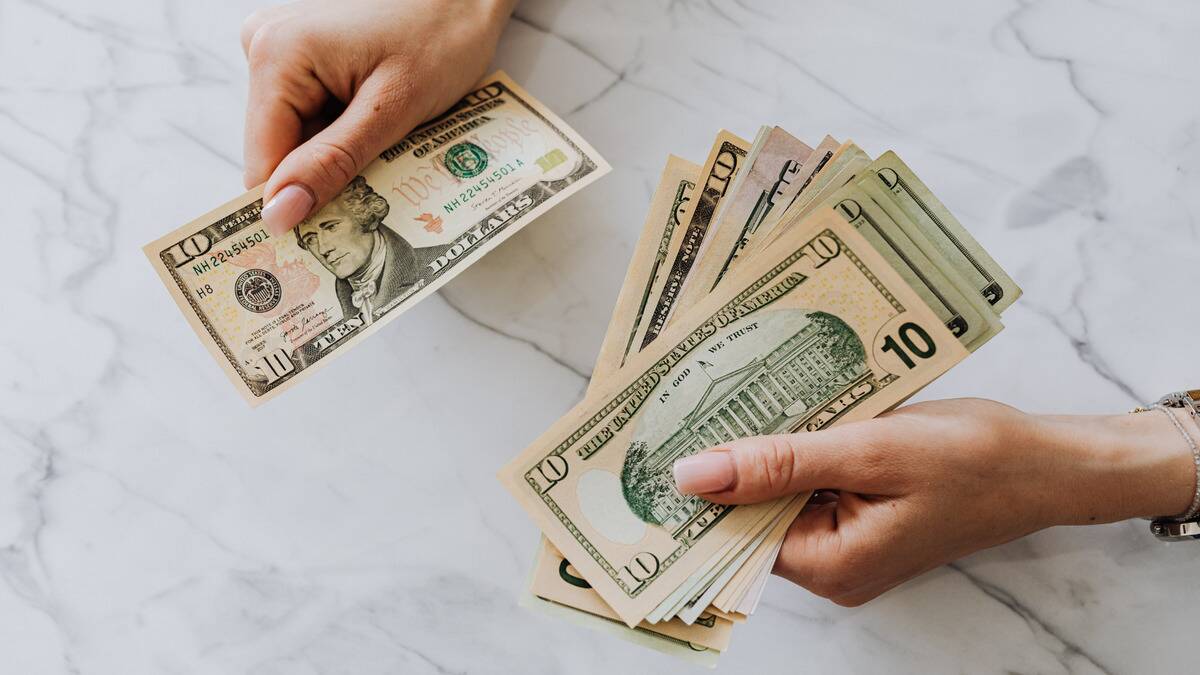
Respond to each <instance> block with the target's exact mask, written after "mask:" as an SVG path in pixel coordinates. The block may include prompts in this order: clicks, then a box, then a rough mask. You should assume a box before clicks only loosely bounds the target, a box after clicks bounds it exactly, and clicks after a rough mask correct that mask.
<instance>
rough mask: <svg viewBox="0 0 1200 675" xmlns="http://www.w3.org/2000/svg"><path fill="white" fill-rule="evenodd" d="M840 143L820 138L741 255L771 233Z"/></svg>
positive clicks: (831, 156) (735, 261)
mask: <svg viewBox="0 0 1200 675" xmlns="http://www.w3.org/2000/svg"><path fill="white" fill-rule="evenodd" d="M841 145H842V144H841V143H839V142H838V140H837V139H836V138H834V137H832V136H826V137H825V138H823V139H821V142H820V143H819V144H818V145H817V147H816V148H814V149H813V152H812V154H811V155H809V156H808V159H807V160H805V162H804V163H803V164H801V165H800V168H799V170H797V171H796V175H795V176H793V177H790V178H789V180H788V182H787V183H786V184H785V185H783V186H782V187H781V189H780V191H779V195H778V196H776V197H774V198H773V199H772V200H771V203H770V205H769V206H768V207H767V208H766V209H765V212H764V213H763V214H762V216H761V220H760V222H759V225H758V228H757V229H756V230H755V232H754V234H753V235H752V236H751V237H750V239H749V241H747V242H746V244H745V245H743V246H742V250H743V253H742V254H741V255H745V254H746V253H749V252H750V251H754V250H757V249H758V248H760V247H759V246H758V244H759V243H761V242H762V241H763V240H765V239H766V238H767V237H769V236H770V235H771V234H772V232H773V231H774V229H775V226H776V225H777V224H778V223H779V218H780V216H781V215H783V212H784V211H785V210H787V207H788V206H791V204H792V202H793V201H795V200H796V197H797V196H799V195H800V194H801V193H803V192H804V190H805V189H806V188H807V187H808V186H809V185H810V184H811V183H812V180H813V178H814V177H815V176H816V175H817V174H818V173H820V171H821V170H822V169H824V168H825V167H826V166H827V165H828V164H829V162H830V161H832V160H833V157H834V155H835V154H837V151H838V148H840V147H841ZM737 260H738V259H734V261H733V262H732V263H730V268H731V269H732V268H734V267H736V266H737Z"/></svg>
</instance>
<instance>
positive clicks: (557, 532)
mask: <svg viewBox="0 0 1200 675" xmlns="http://www.w3.org/2000/svg"><path fill="white" fill-rule="evenodd" d="M810 220H811V222H810V223H809V224H807V227H806V228H805V229H804V230H803V231H801V230H793V231H791V232H789V233H788V234H786V235H784V236H783V237H781V238H780V239H779V240H778V242H777V243H776V246H773V247H771V248H770V249H769V250H768V251H764V252H763V256H762V257H761V258H760V259H759V260H756V261H754V264H753V266H746V267H745V268H744V269H742V270H740V271H739V272H738V273H736V274H734V275H733V276H731V277H730V278H729V279H727V280H726V283H725V284H723V285H722V287H721V288H720V289H718V291H717V292H715V293H714V294H712V295H710V296H709V297H708V298H706V299H705V300H704V301H703V302H701V303H699V304H698V305H697V306H696V307H694V308H690V309H689V311H688V312H687V320H686V321H684V320H683V317H680V320H681V323H677V324H676V326H674V327H672V328H670V329H668V330H667V331H665V332H664V333H663V335H662V336H660V338H659V339H658V340H656V341H654V343H653V344H651V345H650V346H649V347H648V348H647V349H646V350H644V351H643V352H641V353H640V354H638V355H636V356H634V357H632V358H630V360H629V361H628V362H627V364H626V366H625V368H623V369H622V370H621V372H620V373H619V374H618V375H616V376H614V377H613V378H611V380H610V382H608V383H605V384H604V385H603V386H602V388H600V389H599V390H598V391H597V392H596V393H594V394H592V395H590V396H589V397H588V398H587V400H585V401H584V402H583V403H581V404H580V405H578V406H577V407H576V408H575V409H574V410H572V411H571V412H570V413H568V414H567V415H566V416H564V418H563V419H561V420H560V421H559V422H558V423H557V424H555V425H554V427H552V428H551V429H550V430H549V431H547V432H546V434H544V435H543V436H542V437H541V438H539V439H538V440H537V441H536V442H534V443H533V444H532V445H531V446H530V447H529V448H527V449H526V451H525V452H523V453H522V454H521V456H520V457H518V458H517V459H516V460H514V461H513V462H512V463H510V464H509V465H508V466H507V467H506V468H505V469H504V470H503V471H502V472H501V480H502V482H503V483H504V484H505V485H506V486H507V487H508V489H510V490H511V491H512V492H513V494H514V495H515V496H516V498H517V500H518V502H520V503H521V505H522V506H523V507H524V508H525V509H526V510H527V511H528V512H529V513H530V515H531V516H532V517H533V518H534V520H535V522H537V524H538V525H539V527H541V529H542V531H543V533H544V534H545V535H546V536H547V537H548V538H549V539H550V540H551V541H552V542H553V543H554V544H555V546H556V547H557V548H558V549H559V550H560V551H562V553H563V554H564V555H565V556H566V558H567V559H568V560H570V561H571V562H572V564H573V565H574V566H575V567H576V569H577V570H578V571H579V572H580V575H581V576H582V577H583V578H586V579H587V580H588V582H589V583H590V584H591V585H592V586H593V588H594V589H595V590H596V591H597V592H598V593H600V595H601V596H602V597H603V598H604V600H605V602H606V604H608V605H609V607H611V608H612V609H613V610H614V611H615V612H616V614H617V615H618V616H620V617H621V619H622V620H623V621H625V623H626V624H627V625H630V626H634V625H637V623H638V622H640V621H641V620H642V619H643V618H645V617H646V616H647V615H648V614H649V613H650V612H651V611H653V610H654V609H655V608H656V607H658V606H659V605H660V604H661V603H663V602H664V601H665V600H667V598H668V597H669V596H670V595H671V594H672V593H673V592H674V591H676V590H677V589H678V588H679V587H680V585H681V584H683V583H684V582H686V581H687V580H688V579H689V578H690V577H692V576H693V575H694V573H695V572H696V571H697V569H698V567H699V566H700V565H701V564H703V563H705V562H708V561H709V560H710V559H711V558H712V557H713V555H714V554H716V553H718V552H719V551H720V550H721V549H722V548H723V547H725V546H726V544H727V542H728V541H730V540H731V539H738V538H741V537H742V536H743V535H744V533H745V532H746V530H747V528H748V527H753V523H756V522H760V521H762V520H763V518H762V514H763V513H764V512H767V511H770V510H771V509H773V508H776V509H777V508H778V507H777V506H776V505H774V504H764V505H757V506H741V507H728V506H719V505H714V504H709V503H707V502H704V501H703V500H700V499H697V498H688V497H683V496H681V495H679V494H678V493H677V492H676V491H675V490H674V484H673V480H672V478H671V476H670V466H671V463H672V462H673V461H674V460H675V459H677V458H678V457H681V456H684V455H687V454H691V453H694V452H698V451H700V450H702V449H704V448H707V447H710V446H711V445H714V444H717V443H721V442H725V441H728V440H730V439H732V438H735V437H740V436H744V435H751V434H757V433H774V432H781V431H789V430H810V431H811V430H816V429H820V428H823V427H825V426H827V425H829V424H831V423H833V422H836V421H838V420H842V419H862V418H868V417H872V416H874V415H876V414H878V413H879V412H882V411H883V410H887V409H889V408H890V407H892V406H894V405H895V404H897V403H898V402H900V401H902V400H904V399H905V398H907V397H908V396H910V395H911V394H912V393H913V392H915V391H917V390H918V389H919V388H920V387H922V386H924V385H925V384H927V383H928V382H929V381H931V380H932V379H933V378H935V377H936V376H937V375H938V374H940V373H941V372H943V371H944V370H945V369H946V368H948V367H950V366H951V365H953V364H954V363H956V362H957V361H958V360H960V359H961V358H963V357H964V356H965V355H966V353H967V352H966V350H965V349H963V348H962V347H961V345H960V344H959V343H958V342H957V340H956V339H955V338H954V336H953V335H952V334H951V333H950V332H949V331H948V330H947V329H946V328H945V327H944V326H943V325H942V324H941V322H940V321H939V320H938V318H937V317H936V316H935V315H934V314H933V313H932V312H931V311H930V310H929V309H928V308H927V307H925V305H924V304H923V303H922V302H921V301H920V299H919V298H918V297H917V296H916V294H915V293H914V292H913V291H912V290H911V289H909V288H908V287H907V285H906V284H905V283H904V282H903V280H902V279H900V277H899V276H898V275H897V274H896V273H895V272H894V271H893V270H892V269H891V268H890V266H889V265H888V264H887V262H886V261H885V260H884V259H883V258H882V257H880V256H879V255H878V254H877V253H875V251H874V250H873V249H872V248H871V246H870V245H869V244H868V243H867V242H866V241H865V240H863V239H862V238H861V237H860V236H859V235H858V234H857V233H856V232H855V231H854V229H853V228H852V227H851V226H850V225H848V224H846V223H845V222H844V221H843V220H842V219H840V218H839V217H838V216H837V215H836V214H835V213H834V212H833V211H832V210H823V211H819V212H818V213H816V214H814V215H813V216H811V217H810Z"/></svg>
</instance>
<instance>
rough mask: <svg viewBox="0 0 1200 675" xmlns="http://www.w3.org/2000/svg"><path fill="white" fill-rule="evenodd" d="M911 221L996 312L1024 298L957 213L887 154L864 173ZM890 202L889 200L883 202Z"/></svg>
mask: <svg viewBox="0 0 1200 675" xmlns="http://www.w3.org/2000/svg"><path fill="white" fill-rule="evenodd" d="M863 175H864V176H871V177H873V178H874V180H873V181H871V182H872V183H874V184H875V186H876V187H878V188H879V189H880V190H881V191H882V192H883V193H885V194H886V195H887V196H888V197H890V198H891V202H892V203H893V204H894V205H895V207H896V208H897V209H899V210H900V211H902V212H903V213H904V214H905V215H906V216H907V217H908V218H910V219H911V220H912V221H913V223H914V224H915V225H916V227H917V228H918V229H919V230H920V231H921V232H922V233H923V234H924V235H925V236H926V237H927V239H928V240H929V241H930V242H931V243H932V244H933V246H934V248H935V250H936V251H937V252H938V253H939V254H940V256H941V257H942V258H944V259H945V260H947V261H949V262H950V264H951V265H953V266H954V268H955V269H956V270H957V271H958V272H959V274H960V275H962V277H963V278H965V279H966V280H967V281H968V282H970V283H971V284H972V285H973V286H974V287H975V288H976V289H977V291H978V293H979V295H981V296H982V297H983V298H984V299H985V300H986V301H987V303H988V304H989V305H991V306H992V308H993V309H994V310H995V311H996V312H1002V311H1004V310H1005V309H1007V308H1008V306H1009V305H1011V304H1012V303H1013V302H1015V301H1016V300H1017V298H1019V297H1021V288H1020V287H1019V286H1017V284H1016V283H1015V282H1014V281H1013V280H1012V277H1010V276H1009V275H1008V273H1007V272H1005V271H1004V268H1002V267H1000V265H999V264H997V263H996V261H995V260H994V259H993V258H992V256H991V255H989V254H988V252H987V251H986V250H985V249H984V248H983V247H982V246H980V245H979V242H978V241H976V240H975V238H974V237H973V236H971V233H969V232H967V229H966V228H965V227H963V226H962V223H960V222H959V221H958V219H957V218H955V217H954V214H952V213H951V212H950V210H949V209H947V208H946V207H945V205H944V204H942V202H941V201H940V200H939V199H938V198H937V197H936V196H935V195H934V194H933V192H932V191H931V190H930V189H929V188H928V187H926V186H925V184H924V183H923V182H921V179H920V178H918V177H917V175H916V174H915V173H913V171H912V170H911V169H909V168H908V165H906V164H905V163H904V162H903V161H902V160H901V159H900V158H899V157H898V156H897V155H896V153H894V152H886V153H884V154H883V155H882V156H881V157H880V158H879V159H877V160H875V161H874V162H873V163H872V164H871V165H870V166H869V167H867V168H866V169H865V170H864V172H863ZM884 203H885V204H886V203H887V200H884Z"/></svg>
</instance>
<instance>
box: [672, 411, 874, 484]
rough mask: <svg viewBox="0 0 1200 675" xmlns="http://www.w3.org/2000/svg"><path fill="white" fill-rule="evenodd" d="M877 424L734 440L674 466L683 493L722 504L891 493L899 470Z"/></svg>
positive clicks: (857, 424)
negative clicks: (815, 493) (825, 493)
mask: <svg viewBox="0 0 1200 675" xmlns="http://www.w3.org/2000/svg"><path fill="white" fill-rule="evenodd" d="M884 426H886V422H884V421H882V420H872V421H870V422H859V423H854V424H847V425H845V426H841V427H835V428H832V429H826V430H823V431H819V432H812V433H798V434H787V435H780V436H759V437H755V438H745V439H739V440H736V441H733V442H732V443H728V444H726V445H723V446H719V447H717V448H714V449H713V450H709V451H707V452H703V453H700V454H697V455H693V456H691V457H685V458H683V459H680V460H678V461H677V462H676V463H675V466H674V472H675V482H676V486H677V487H678V489H679V491H680V492H682V493H684V494H694V495H701V496H703V497H704V498H705V499H707V500H709V501H713V502H717V503H721V504H746V503H755V502H762V501H767V500H770V499H775V498H777V497H781V496H784V495H789V494H795V493H797V492H803V491H807V490H816V489H820V488H831V489H842V490H852V491H856V492H863V493H868V494H887V493H888V490H889V489H890V488H894V487H895V486H889V481H888V477H889V476H890V475H892V474H894V473H895V469H894V468H893V467H891V466H889V464H888V462H887V453H886V452H885V450H886V447H885V441H884V440H883V434H882V433H881V432H882V431H885V430H884V429H883V427H884Z"/></svg>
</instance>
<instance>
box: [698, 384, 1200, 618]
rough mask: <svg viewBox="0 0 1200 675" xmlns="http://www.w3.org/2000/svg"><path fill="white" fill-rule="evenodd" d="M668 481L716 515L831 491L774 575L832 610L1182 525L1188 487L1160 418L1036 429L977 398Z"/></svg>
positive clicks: (762, 442) (794, 438)
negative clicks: (1117, 524) (1051, 548)
mask: <svg viewBox="0 0 1200 675" xmlns="http://www.w3.org/2000/svg"><path fill="white" fill-rule="evenodd" d="M1186 417H1187V416H1186V415H1179V416H1177V419H1180V421H1181V422H1183V423H1184V424H1185V425H1187V426H1185V428H1187V429H1188V430H1189V431H1190V432H1191V433H1192V434H1193V435H1194V437H1195V436H1196V435H1197V431H1198V430H1197V429H1196V428H1195V427H1194V425H1192V423H1191V422H1190V421H1188V420H1187V419H1186ZM675 476H676V483H677V485H678V486H679V489H680V491H681V492H684V493H685V494H699V495H701V496H703V497H704V498H705V499H708V500H710V501H713V502H718V503H722V504H746V503H754V502H761V501H766V500H770V499H774V498H777V497H781V496H784V495H790V494H796V493H801V492H807V491H809V490H830V491H832V492H822V493H818V495H817V498H815V499H814V500H813V501H812V502H810V504H809V505H808V506H807V507H806V508H805V510H804V511H803V512H802V513H801V514H800V516H799V517H798V518H797V519H796V521H795V522H794V523H792V526H791V528H790V529H789V530H788V533H787V538H786V539H785V541H784V545H783V549H782V550H781V552H780V554H779V558H778V561H777V562H776V565H775V573H776V574H779V575H781V576H783V577H786V578H787V579H789V580H791V581H793V582H794V583H796V584H799V585H801V586H804V587H805V588H807V589H809V590H811V591H812V592H814V593H816V594H818V595H821V596H824V597H826V598H829V599H831V600H833V601H834V602H836V603H837V604H839V605H844V606H857V605H860V604H862V603H864V602H866V601H868V600H870V599H872V598H874V597H876V596H878V595H880V594H882V593H884V592H885V591H887V590H889V589H891V588H893V587H895V586H897V585H898V584H900V583H902V582H904V581H906V580H908V579H911V578H913V577H915V576H917V575H919V574H922V573H924V572H926V571H928V570H930V569H933V568H935V567H938V566H940V565H943V564H945V563H947V562H950V561H953V560H955V559H957V558H960V557H962V556H965V555H967V554H969V553H971V552H973V551H977V550H979V549H983V548H987V547H989V546H995V545H997V544H1001V543H1004V542H1007V541H1010V540H1012V539H1016V538H1018V537H1021V536H1023V535H1026V534H1029V533H1031V532H1034V531H1036V530H1040V529H1042V528H1046V527H1050V526H1053V525H1079V524H1088V523H1100V522H1112V521H1116V520H1123V519H1126V518H1133V517H1137V516H1161V515H1171V514H1178V513H1182V512H1184V511H1186V510H1187V508H1188V506H1189V505H1190V504H1191V501H1192V495H1193V489H1194V486H1195V469H1194V467H1193V466H1192V456H1191V451H1190V449H1189V448H1188V446H1187V444H1186V442H1185V441H1184V440H1183V438H1182V437H1181V436H1180V434H1179V432H1178V430H1177V429H1176V428H1175V426H1174V425H1173V424H1172V423H1171V422H1170V420H1168V419H1166V417H1165V415H1164V414H1163V413H1162V412H1161V411H1150V412H1145V413H1140V414H1137V415H1116V416H1107V417H1099V416H1096V417H1091V416H1073V417H1071V416H1061V417H1048V416H1034V415H1028V414H1026V413H1023V412H1021V411H1019V410H1016V409H1014V408H1010V407H1008V406H1005V405H1002V404H999V403H995V402H992V401H984V400H977V399H962V400H948V401H933V402H929V403H919V404H916V405H911V406H907V407H904V408H900V409H897V410H895V411H893V412H891V413H888V414H885V415H881V416H880V417H878V418H876V419H874V420H869V421H864V422H854V423H849V424H845V425H841V426H836V427H832V428H830V429H827V430H823V431H818V432H815V433H800V434H791V435H786V436H764V437H758V438H747V439H742V440H738V441H734V442H733V443H730V444H728V445H725V446H720V447H718V448H715V449H713V450H709V451H707V452H704V453H701V454H698V455H695V456H693V457H688V458H684V459H681V460H679V461H678V462H676V464H675ZM1147 536H1149V534H1147Z"/></svg>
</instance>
